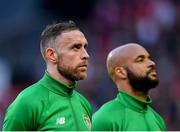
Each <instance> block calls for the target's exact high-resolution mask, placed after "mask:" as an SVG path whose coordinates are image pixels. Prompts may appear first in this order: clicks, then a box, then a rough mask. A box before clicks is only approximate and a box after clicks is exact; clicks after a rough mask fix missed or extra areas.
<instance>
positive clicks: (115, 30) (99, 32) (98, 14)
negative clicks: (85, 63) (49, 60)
mask: <svg viewBox="0 0 180 132" xmlns="http://www.w3.org/2000/svg"><path fill="white" fill-rule="evenodd" d="M69 19H71V20H74V21H75V22H76V23H77V25H79V26H80V27H81V29H82V30H83V31H84V32H85V34H86V37H87V39H88V41H89V47H88V50H89V53H90V55H91V58H90V60H89V67H88V68H89V69H88V77H87V79H85V80H84V81H80V82H79V86H78V91H80V92H81V93H83V94H84V95H85V96H86V97H87V98H88V99H89V101H90V102H91V104H92V105H93V108H94V111H96V110H97V109H98V108H99V107H100V106H101V105H102V104H103V103H104V102H106V101H108V100H110V99H112V98H114V97H115V96H116V93H117V89H116V87H115V85H114V84H113V82H112V81H111V80H110V79H109V77H108V75H107V72H106V67H105V60H106V56H107V53H108V52H109V51H110V50H111V49H112V48H114V47H116V46H119V45H122V44H124V43H128V42H137V43H140V44H142V45H143V46H145V47H146V48H147V49H148V50H149V52H150V53H151V55H152V57H153V58H154V60H155V61H156V62H157V67H158V72H159V78H160V84H159V86H158V87H157V88H156V89H153V90H151V93H150V94H151V95H152V97H153V104H152V106H153V107H154V108H155V109H156V110H157V111H158V112H159V113H160V114H161V115H162V116H163V117H164V119H165V121H166V124H167V127H168V130H180V125H179V123H180V70H179V69H180V1H178V0H13V1H10V0H1V1H0V128H1V126H2V120H3V117H4V113H5V109H6V108H7V107H8V105H9V104H10V103H11V102H12V100H13V99H14V98H15V97H16V95H17V94H18V93H19V92H20V91H21V90H22V89H24V88H25V87H26V86H28V85H30V84H32V83H34V82H35V81H37V80H38V79H40V78H41V77H42V75H43V73H44V69H45V64H44V61H43V59H42V58H41V54H40V51H39V36H40V33H41V31H42V29H43V28H44V27H45V26H46V25H47V24H51V23H53V22H58V21H60V20H69ZM132 52H133V51H132Z"/></svg>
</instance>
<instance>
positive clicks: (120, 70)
mask: <svg viewBox="0 0 180 132" xmlns="http://www.w3.org/2000/svg"><path fill="white" fill-rule="evenodd" d="M115 74H116V76H117V77H118V78H121V79H126V78H127V72H126V70H125V69H124V67H116V68H115Z"/></svg>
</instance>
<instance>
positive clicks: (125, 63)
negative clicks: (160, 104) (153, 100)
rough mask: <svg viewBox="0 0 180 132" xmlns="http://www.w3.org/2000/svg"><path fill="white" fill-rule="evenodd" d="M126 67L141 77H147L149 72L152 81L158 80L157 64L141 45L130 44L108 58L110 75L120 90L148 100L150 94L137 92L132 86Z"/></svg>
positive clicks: (112, 52) (113, 52) (114, 51)
mask: <svg viewBox="0 0 180 132" xmlns="http://www.w3.org/2000/svg"><path fill="white" fill-rule="evenodd" d="M125 67H128V68H129V69H130V70H131V71H133V72H134V73H135V74H136V75H139V76H145V75H146V74H147V73H148V72H149V73H148V77H149V78H150V79H152V80H155V79H157V72H156V69H155V63H154V62H153V61H152V60H151V59H150V55H149V53H148V52H147V51H146V49H145V48H144V47H142V46H140V45H139V44H136V43H129V44H125V45H123V46H120V47H118V48H116V49H114V50H112V51H111V52H110V53H109V54H108V57H107V69H108V73H109V75H110V77H111V78H112V80H113V81H114V82H115V84H116V86H117V87H118V89H123V90H124V91H127V92H128V93H130V94H132V95H134V96H136V97H138V98H140V99H142V100H146V99H147V95H148V92H144V91H137V90H135V89H134V88H133V87H132V86H131V84H130V83H129V79H128V76H127V71H126V69H125Z"/></svg>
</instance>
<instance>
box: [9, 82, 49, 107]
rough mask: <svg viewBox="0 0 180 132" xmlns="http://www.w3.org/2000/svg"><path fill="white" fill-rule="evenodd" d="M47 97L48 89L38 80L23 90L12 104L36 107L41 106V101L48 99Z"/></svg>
mask: <svg viewBox="0 0 180 132" xmlns="http://www.w3.org/2000/svg"><path fill="white" fill-rule="evenodd" d="M47 97H48V89H47V88H44V87H43V86H42V85H41V84H39V83H38V82H37V83H35V84H33V85H31V86H29V87H27V88H25V89H24V90H23V91H21V92H20V93H19V95H18V96H17V97H16V99H15V100H14V101H13V103H12V104H11V105H10V106H11V107H26V108H31V107H32V108H34V107H35V106H36V105H37V106H39V103H40V102H41V101H42V100H46V99H47Z"/></svg>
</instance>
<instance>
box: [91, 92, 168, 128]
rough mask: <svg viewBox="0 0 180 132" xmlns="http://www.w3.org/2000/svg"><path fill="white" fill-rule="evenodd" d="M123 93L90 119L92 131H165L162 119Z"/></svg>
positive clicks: (142, 102)
mask: <svg viewBox="0 0 180 132" xmlns="http://www.w3.org/2000/svg"><path fill="white" fill-rule="evenodd" d="M151 102H152V100H151V98H150V97H149V96H148V98H147V101H142V100H140V99H138V98H136V97H134V96H132V95H130V94H128V93H126V92H124V91H120V92H119V93H118V95H117V97H116V98H115V99H114V100H112V101H109V102H107V103H106V104H104V105H103V106H102V107H101V108H100V109H99V110H98V111H97V112H96V113H95V114H94V115H93V118H92V130H94V131H165V130H166V126H165V123H164V121H163V119H162V117H161V116H160V115H159V114H158V113H156V112H155V111H154V110H153V109H152V108H151V107H150V106H149V104H150V103H151Z"/></svg>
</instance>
